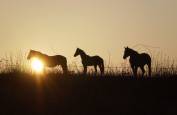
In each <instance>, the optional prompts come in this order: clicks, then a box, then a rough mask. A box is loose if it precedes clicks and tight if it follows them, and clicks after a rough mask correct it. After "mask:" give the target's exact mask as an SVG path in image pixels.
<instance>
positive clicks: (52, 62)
mask: <svg viewBox="0 0 177 115" xmlns="http://www.w3.org/2000/svg"><path fill="white" fill-rule="evenodd" d="M33 57H36V58H39V59H40V60H41V61H42V62H43V63H44V66H45V67H56V66H58V65H60V66H61V67H62V69H63V73H67V71H68V67H67V59H66V57H64V56H62V55H55V56H48V55H46V54H43V53H41V52H39V51H35V50H30V52H29V54H28V56H27V59H28V60H30V59H31V58H33Z"/></svg>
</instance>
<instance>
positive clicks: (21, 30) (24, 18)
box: [0, 0, 177, 63]
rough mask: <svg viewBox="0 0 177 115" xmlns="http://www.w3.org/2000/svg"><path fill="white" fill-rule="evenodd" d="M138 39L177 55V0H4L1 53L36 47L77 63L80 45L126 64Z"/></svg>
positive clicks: (0, 4)
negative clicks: (127, 51)
mask: <svg viewBox="0 0 177 115" xmlns="http://www.w3.org/2000/svg"><path fill="white" fill-rule="evenodd" d="M136 44H145V45H150V46H157V47H160V50H163V51H164V53H166V54H167V55H169V56H173V55H175V56H174V57H177V53H176V50H177V0H0V45H1V46H0V54H4V52H15V51H18V50H21V51H23V52H28V50H29V49H35V50H39V51H42V52H44V53H47V54H50V55H54V54H61V55H65V56H66V57H68V60H69V62H72V61H78V60H79V58H76V59H75V58H73V54H74V52H75V50H76V48H77V47H80V48H82V49H83V50H86V52H87V53H88V54H90V55H95V54H98V55H100V56H102V57H103V58H104V59H105V60H108V57H109V54H110V55H111V60H112V62H113V63H120V62H121V61H123V59H122V55H123V54H122V53H123V47H124V46H130V47H132V46H134V45H136ZM150 49H151V50H152V51H154V50H157V49H156V48H150ZM144 50H145V51H146V49H144ZM173 53H175V54H173Z"/></svg>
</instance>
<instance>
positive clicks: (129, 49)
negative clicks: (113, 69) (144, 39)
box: [128, 48, 139, 54]
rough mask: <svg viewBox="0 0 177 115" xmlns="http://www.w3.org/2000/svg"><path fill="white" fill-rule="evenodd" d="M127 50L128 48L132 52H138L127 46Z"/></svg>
mask: <svg viewBox="0 0 177 115" xmlns="http://www.w3.org/2000/svg"><path fill="white" fill-rule="evenodd" d="M128 50H130V51H131V52H133V53H134V54H139V53H138V52H137V51H135V50H133V49H131V48H128Z"/></svg>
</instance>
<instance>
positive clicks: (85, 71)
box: [84, 66, 87, 74]
mask: <svg viewBox="0 0 177 115" xmlns="http://www.w3.org/2000/svg"><path fill="white" fill-rule="evenodd" d="M86 73H87V66H84V74H86Z"/></svg>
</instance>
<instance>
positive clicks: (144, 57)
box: [140, 53, 151, 64]
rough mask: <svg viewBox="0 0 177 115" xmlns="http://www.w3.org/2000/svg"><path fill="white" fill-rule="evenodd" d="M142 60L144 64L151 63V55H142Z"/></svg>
mask: <svg viewBox="0 0 177 115" xmlns="http://www.w3.org/2000/svg"><path fill="white" fill-rule="evenodd" d="M140 60H141V61H142V62H144V63H146V64H147V63H151V57H150V55H149V54H147V53H142V54H140Z"/></svg>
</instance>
